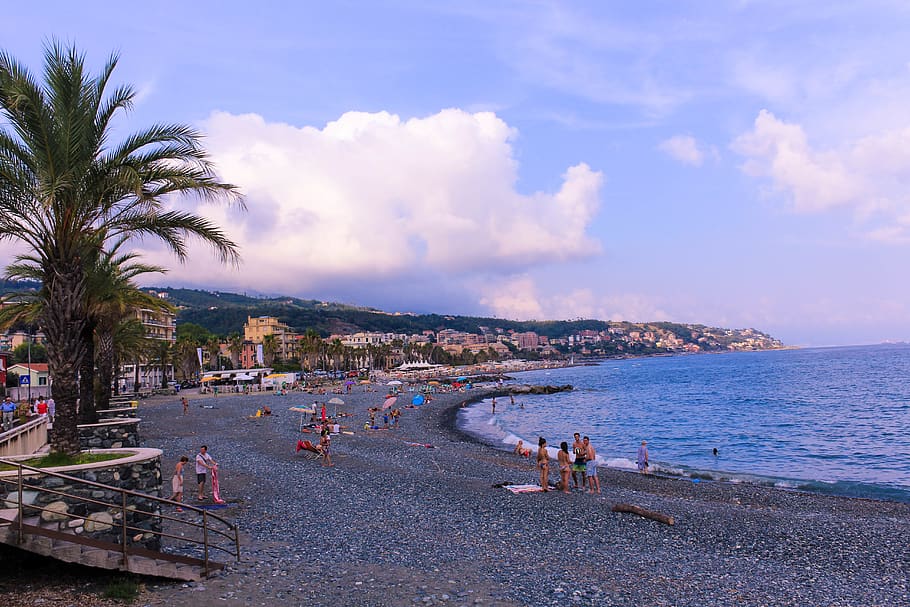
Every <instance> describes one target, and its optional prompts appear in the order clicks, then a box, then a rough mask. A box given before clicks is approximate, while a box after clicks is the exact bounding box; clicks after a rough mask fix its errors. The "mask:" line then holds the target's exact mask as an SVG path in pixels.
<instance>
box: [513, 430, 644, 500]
mask: <svg viewBox="0 0 910 607" xmlns="http://www.w3.org/2000/svg"><path fill="white" fill-rule="evenodd" d="M573 438H574V439H575V440H574V441H573V443H572V455H570V454H569V443H567V442H565V441H563V442H562V443H560V444H559V451H557V452H556V463H557V465H558V466H559V483H557V485H556V488H557V489H558V490H560V491H562V492H563V493H569V491H570V489H569V477H570V476H571V478H572V488H574V489H576V490H579V489H580V490H583V491H585V492H586V493H600V477H598V476H597V450H596V449H594V445H592V444H591V439H590V438H588V437H587V436H585V437H582V436H581V435H580V434H579V433H578V432H576V433H575V434H574V435H573ZM647 444H648V443H647V442H646V441H641V446H640V447H639V448H638V457H637V465H638V471H639V472H641V473H642V474H648V472H649V464H648V447H647ZM515 453H517V454H518V455H522V456H524V457H530V456H531V450H530V449H529V448H527V447H525V446H524V441H522V440H519V441H518V444H517V445H516V446H515ZM537 469H538V470H539V471H540V488H541V490H542V491H549V490H550V479H549V476H550V454H549V452H548V451H547V439H545V438H544V437H542V436H541V437H540V439H539V440H538V442H537ZM579 476H580V477H581V483H580V484H579V482H578V479H579Z"/></svg>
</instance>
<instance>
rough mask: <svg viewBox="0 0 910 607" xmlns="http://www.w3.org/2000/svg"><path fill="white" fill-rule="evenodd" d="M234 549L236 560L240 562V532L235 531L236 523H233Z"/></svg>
mask: <svg viewBox="0 0 910 607" xmlns="http://www.w3.org/2000/svg"><path fill="white" fill-rule="evenodd" d="M234 550H236V551H237V562H238V563H239V562H240V533H239V532H238V531H237V525H234Z"/></svg>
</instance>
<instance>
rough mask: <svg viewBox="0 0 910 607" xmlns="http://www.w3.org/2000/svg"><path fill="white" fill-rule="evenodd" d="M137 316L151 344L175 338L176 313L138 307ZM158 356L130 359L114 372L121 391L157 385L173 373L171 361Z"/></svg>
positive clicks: (161, 383) (168, 378)
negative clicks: (151, 341)
mask: <svg viewBox="0 0 910 607" xmlns="http://www.w3.org/2000/svg"><path fill="white" fill-rule="evenodd" d="M135 314H136V319H137V320H138V321H139V322H140V323H142V326H143V327H144V328H145V336H146V338H147V339H149V340H153V347H152V348H150V350H151V351H152V352H154V351H155V350H156V349H157V348H156V347H155V346H154V344H156V343H157V344H160V345H161V346H162V347H163V346H164V344H167V345H168V346H173V345H174V343H175V342H176V341H177V315H176V314H174V313H173V312H169V311H167V310H152V309H149V308H139V309H137V310H136V311H135ZM164 362H165V364H163V365H162V361H161V360H159V359H158V358H157V357H156V356H155V355H154V354H152V355H149V356H146V357H145V358H143V359H141V360H135V361H131V362H129V363H127V364H123V365H121V367H120V372H119V374H118V375H117V386H118V388H119V391H120V392H139V391H141V390H151V389H154V388H160V387H162V386H163V385H165V384H166V383H167V382H168V381H169V380H171V379H173V377H174V365H173V364H172V363H171V361H170V360H165V361H164Z"/></svg>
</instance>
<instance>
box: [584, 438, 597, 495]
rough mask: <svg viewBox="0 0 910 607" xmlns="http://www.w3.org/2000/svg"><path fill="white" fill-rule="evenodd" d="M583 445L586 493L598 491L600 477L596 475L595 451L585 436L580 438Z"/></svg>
mask: <svg viewBox="0 0 910 607" xmlns="http://www.w3.org/2000/svg"><path fill="white" fill-rule="evenodd" d="M582 442H583V443H584V445H585V468H586V470H585V473H586V474H587V475H588V493H600V478H599V477H598V476H597V451H595V450H594V445H592V444H591V439H589V438H588V437H587V436H586V437H584V438H583V439H582Z"/></svg>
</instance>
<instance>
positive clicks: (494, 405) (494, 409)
mask: <svg viewBox="0 0 910 607" xmlns="http://www.w3.org/2000/svg"><path fill="white" fill-rule="evenodd" d="M493 415H496V397H495V396H494V397H493Z"/></svg>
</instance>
